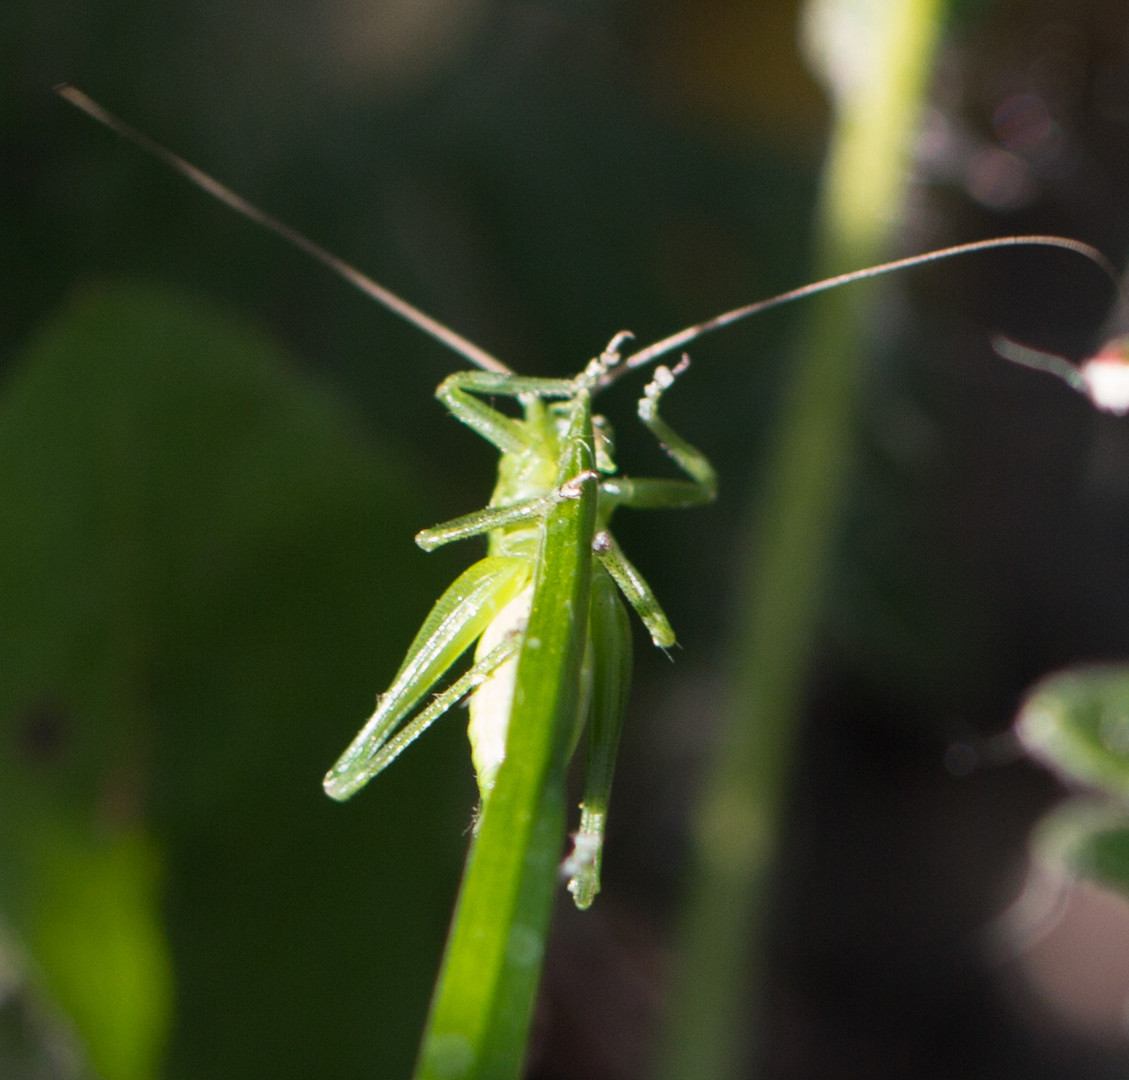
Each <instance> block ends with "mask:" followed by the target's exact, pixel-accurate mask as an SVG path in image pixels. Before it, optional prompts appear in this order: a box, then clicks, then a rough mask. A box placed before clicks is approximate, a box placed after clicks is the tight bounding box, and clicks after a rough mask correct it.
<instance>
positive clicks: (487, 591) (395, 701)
mask: <svg viewBox="0 0 1129 1080" xmlns="http://www.w3.org/2000/svg"><path fill="white" fill-rule="evenodd" d="M529 572H530V566H529V560H528V559H523V558H515V557H508V556H493V557H488V558H485V559H482V560H480V561H479V562H477V563H475V564H474V565H473V566H472V567H470V568H469V569H468V570H466V571H464V572H463V573H462V574H461V575H459V577H458V578H457V579H456V580H455V582H454V584H452V585H451V586H450V587H449V588H448V589H447V591H446V592H445V593H444V594H443V595H442V596H441V597H440V598H439V599H438V600H437V601H436V602H435V606H434V607H433V608H432V609H431V612H430V614H429V615H428V616H427V619H426V620H425V621H424V624H423V626H422V627H420V630H419V633H418V634H416V637H415V640H414V641H413V642H412V644H411V647H410V648H409V649H408V654H407V656H406V657H405V659H404V662H403V664H401V666H400V670H399V671H398V672H397V673H396V677H395V678H394V679H393V680H392V685H391V686H390V687H389V688H388V690H387V692H386V693H384V694H382V695H381V697H380V698H379V700H378V701H377V706H376V711H375V712H374V713H373V714H372V716H371V717H370V718H369V721H368V723H366V724H365V726H364V727H363V728H361V730H360V732H359V733H358V734H357V737H356V738H355V739H354V740H353V742H352V743H351V744H350V746H349V748H348V749H347V750H346V751H345V753H344V754H342V755H341V758H340V759H339V760H338V762H337V764H336V765H334V766H333V768H332V769H330V770H329V772H328V773H327V774H326V777H325V780H324V782H323V783H324V786H325V790H326V793H327V794H329V795H331V796H332V797H333V798H335V799H338V800H344V799H348V798H349V797H350V796H352V795H353V794H355V793H356V792H357V791H358V790H359V789H360V788H362V787H363V786H364V785H365V784H367V783H368V782H369V780H371V779H372V778H373V777H374V776H375V775H376V774H377V773H378V772H379V771H380V770H381V769H382V768H383V767H384V765H385V764H387V761H383V762H382V763H381V762H380V759H379V753H380V750H381V748H382V747H383V746H384V744H385V743H386V742H387V741H388V738H389V736H390V735H391V734H392V732H393V731H395V729H396V727H397V725H398V724H399V723H400V721H401V720H403V718H404V717H405V716H407V715H408V713H409V712H411V710H412V709H413V708H414V707H415V705H416V703H417V702H418V701H419V700H420V698H422V697H423V695H424V694H426V693H427V692H428V691H429V690H430V689H431V688H432V687H433V686H434V685H435V683H436V682H437V681H438V680H439V679H440V678H441V677H442V676H443V674H444V673H445V672H446V671H447V669H448V668H449V667H450V666H451V665H452V664H453V663H454V662H455V661H456V660H457V659H458V658H459V656H461V655H462V654H463V653H464V652H465V651H466V650H467V649H468V648H469V647H470V646H471V645H472V644H473V643H474V642H475V640H477V638H478V637H479V636H480V635H481V634H482V632H483V631H484V630H485V629H486V627H487V626H488V625H489V624H490V622H491V621H492V620H493V619H494V618H495V616H496V615H497V614H498V612H499V611H501V610H502V608H503V607H505V605H506V604H508V603H509V601H510V600H511V599H513V597H514V596H515V595H517V593H519V592H520V591H521V590H522V588H524V586H525V583H526V581H527V580H528V578H529ZM453 701H454V699H452V702H451V703H453Z"/></svg>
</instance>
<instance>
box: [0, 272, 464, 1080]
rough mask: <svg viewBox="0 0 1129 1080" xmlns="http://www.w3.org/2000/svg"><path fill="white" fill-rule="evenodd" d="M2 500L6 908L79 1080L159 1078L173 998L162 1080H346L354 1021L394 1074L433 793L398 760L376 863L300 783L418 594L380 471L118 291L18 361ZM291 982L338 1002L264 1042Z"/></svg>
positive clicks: (366, 450)
mask: <svg viewBox="0 0 1129 1080" xmlns="http://www.w3.org/2000/svg"><path fill="white" fill-rule="evenodd" d="M0 490H2V491H3V493H4V509H3V512H2V513H0V551H2V552H3V557H2V559H0V613H2V614H0V739H2V740H3V749H2V751H0V912H2V914H3V916H4V917H5V918H6V919H7V921H8V922H9V923H10V925H11V926H12V928H13V930H14V931H15V933H16V934H17V936H18V938H19V940H20V941H21V943H22V945H23V947H24V950H25V951H26V952H27V953H28V955H29V956H30V960H31V966H32V968H33V970H34V972H35V973H37V974H38V976H39V980H40V982H41V984H42V985H43V987H44V988H45V989H46V990H47V991H48V992H49V993H50V995H51V996H52V998H53V999H54V1001H55V1003H56V1005H57V1006H58V1007H59V1008H61V1009H62V1010H63V1011H64V1012H65V1013H66V1014H67V1015H68V1016H69V1017H70V1019H71V1021H72V1022H73V1023H74V1024H75V1026H76V1029H77V1030H78V1032H79V1035H80V1037H81V1039H82V1041H83V1043H84V1044H85V1047H86V1051H87V1053H88V1055H89V1058H90V1061H91V1063H92V1065H93V1067H94V1068H95V1070H96V1071H97V1072H98V1074H99V1075H100V1076H102V1077H103V1078H104V1080H143V1078H146V1077H152V1076H155V1075H157V1073H158V1071H159V1069H160V1068H161V1066H160V1060H161V1056H162V1052H163V1050H164V1047H165V1045H166V1043H167V1042H168V1038H169V1030H170V1020H171V1012H172V986H173V984H174V982H175V986H176V999H177V1000H176V1012H177V1019H176V1024H175V1030H176V1040H175V1042H174V1044H173V1055H172V1058H171V1059H170V1063H169V1065H168V1067H167V1069H166V1071H165V1074H166V1075H189V1074H192V1075H209V1076H217V1077H218V1076H221V1075H231V1076H243V1075H255V1074H262V1073H264V1072H267V1071H271V1070H273V1075H276V1076H282V1075H288V1074H289V1075H313V1074H314V1072H316V1071H317V1070H316V1068H315V1063H320V1064H321V1065H322V1066H324V1068H325V1069H326V1070H327V1071H335V1070H336V1071H341V1070H344V1071H349V1070H350V1069H353V1068H355V1066H356V1064H357V1063H358V1062H359V1061H361V1060H364V1059H365V1058H366V1057H367V1055H369V1054H370V1052H371V1047H370V1046H368V1045H367V1043H366V1040H364V1039H360V1038H356V1039H354V1040H353V1041H352V1042H350V1040H348V1039H347V1038H342V1035H343V1034H344V1033H345V1032H355V1031H357V1030H360V1028H359V1027H358V1025H359V1024H360V1022H361V1019H362V1015H363V1016H368V1017H369V1018H370V1025H369V1029H368V1031H369V1034H370V1036H371V1037H373V1038H376V1039H378V1040H382V1039H383V1040H385V1046H384V1048H385V1051H386V1054H387V1060H388V1061H389V1062H390V1064H391V1065H392V1066H393V1067H396V1065H397V1064H398V1063H400V1062H404V1063H405V1064H406V1061H407V1060H410V1054H411V1052H412V1046H413V1044H414V1042H415V1038H416V1033H417V1031H418V1025H419V1017H421V1016H422V1009H423V1006H424V1004H425V1000H426V991H427V984H428V982H429V980H430V976H431V965H430V964H429V963H428V962H427V959H428V951H429V949H430V950H432V951H434V952H435V953H436V954H437V952H438V949H439V945H440V943H441V934H442V928H443V925H444V922H445V915H444V911H445V908H446V906H447V904H448V903H449V899H450V897H449V895H446V894H444V893H443V891H442V889H440V890H439V895H438V898H437V899H436V900H434V901H433V902H432V903H429V902H428V901H427V899H426V897H428V896H430V894H431V892H432V891H434V890H435V888H436V885H437V883H439V882H441V881H443V875H444V874H445V872H446V865H447V862H446V861H445V858H446V859H447V860H449V857H450V852H449V851H448V850H447V849H446V848H444V847H443V846H442V844H440V845H439V848H438V849H437V847H436V840H437V836H446V835H450V837H451V839H452V841H453V844H452V845H451V846H452V847H453V848H455V849H457V848H458V847H459V846H460V844H461V840H460V837H459V835H458V828H457V827H454V828H452V821H451V820H450V813H451V811H450V809H449V807H450V805H451V803H450V799H449V798H446V799H445V798H441V797H439V795H438V794H437V793H436V792H435V791H428V790H427V789H426V787H425V785H423V784H421V783H420V778H419V775H418V773H416V772H414V771H413V769H412V768H410V767H409V768H408V769H406V770H403V777H404V783H406V784H408V785H409V786H410V787H414V791H411V792H409V793H408V794H406V793H405V789H404V786H403V784H399V783H396V782H395V781H394V782H393V783H392V784H390V785H388V786H387V787H388V796H389V798H388V800H386V804H387V803H388V801H389V800H391V802H393V803H394V802H395V800H396V799H397V798H399V800H400V802H399V804H398V808H399V809H401V810H403V813H404V818H405V820H412V821H413V823H414V826H415V829H414V831H413V834H412V835H411V836H408V835H407V830H404V829H403V828H400V829H394V828H389V829H386V830H378V834H377V839H378V844H375V845H374V844H373V833H374V829H377V828H378V827H377V826H376V825H375V824H374V821H373V817H372V815H373V812H374V811H375V812H377V813H379V811H380V807H381V805H382V804H381V803H380V801H379V799H376V800H370V801H369V803H368V807H369V810H368V813H367V814H365V813H363V812H357V813H353V814H351V815H347V814H345V813H344V812H343V811H342V810H341V808H338V807H334V806H332V805H331V804H330V803H329V801H328V800H326V799H324V797H323V795H322V793H321V790H320V777H321V774H322V773H323V772H324V769H325V767H326V765H327V764H328V763H329V762H330V761H331V760H332V757H333V755H334V754H335V753H336V751H337V750H338V749H339V744H340V743H341V742H342V740H344V739H345V738H346V737H347V736H348V734H349V732H351V731H352V729H353V727H354V726H355V724H356V721H357V719H358V717H360V716H363V715H364V711H365V710H367V709H368V708H370V707H371V703H372V695H373V687H375V686H377V685H379V684H380V682H381V679H382V677H383V673H384V669H385V668H387V669H391V668H393V667H394V666H395V663H396V661H397V659H398V658H399V653H400V651H401V649H402V645H403V642H404V640H407V637H408V630H409V628H410V624H411V623H412V622H414V620H415V619H416V618H417V614H416V611H415V610H413V609H416V610H418V611H420V612H422V610H424V606H425V602H424V596H423V595H421V596H419V597H417V593H421V594H424V595H426V593H428V592H430V591H431V589H432V582H431V577H430V575H429V574H427V573H418V574H417V573H415V571H414V570H413V568H416V567H418V566H419V565H421V564H424V563H426V561H427V560H426V557H425V556H422V555H421V553H419V552H417V551H415V550H414V549H413V545H412V544H411V541H410V536H411V532H412V531H414V530H415V529H416V528H418V527H419V526H420V524H421V523H425V522H426V520H427V519H426V517H425V516H424V515H425V513H426V512H425V511H422V510H421V509H420V507H419V504H418V502H417V500H416V499H415V497H414V496H413V495H412V494H411V488H410V485H409V483H408V479H407V476H406V474H405V472H404V470H402V469H401V468H400V467H398V466H397V465H396V464H395V463H394V462H391V461H389V460H388V456H387V455H386V454H384V455H378V454H376V453H375V452H374V449H373V447H372V446H371V445H369V444H368V442H367V440H366V439H365V438H364V437H363V436H362V434H361V432H360V429H359V426H358V425H357V424H356V423H355V422H354V421H353V420H352V418H350V417H349V416H348V414H347V412H346V410H344V409H342V408H341V406H340V404H339V403H337V402H336V401H334V400H333V399H332V397H331V396H330V395H329V394H328V393H326V392H325V391H324V390H323V389H321V388H319V387H318V386H316V384H314V383H313V382H312V380H309V379H307V378H305V377H303V376H302V375H301V374H300V373H299V372H298V371H297V369H296V368H295V367H294V365H293V364H292V363H290V362H289V361H288V359H287V358H286V357H285V356H284V355H282V354H280V352H279V350H278V349H277V348H276V347H275V346H274V345H273V344H272V343H271V342H270V341H268V340H266V339H265V338H264V337H263V336H262V335H261V334H259V333H258V332H256V331H254V330H251V329H248V328H247V327H245V326H243V325H240V324H239V323H237V322H235V321H234V320H231V319H228V318H225V317H221V316H220V315H218V314H216V313H215V312H214V311H212V310H210V309H209V308H208V307H207V306H206V305H204V304H202V303H199V302H195V301H190V300H188V299H186V298H185V297H184V296H181V295H177V294H175V293H172V292H166V291H162V290H159V289H156V288H151V287H140V286H123V285H118V286H106V287H101V288H98V289H96V290H91V291H89V292H88V293H87V294H85V295H83V296H80V297H78V298H77V299H76V300H75V301H74V302H73V303H71V304H70V305H69V306H68V307H67V309H66V310H64V311H63V312H61V313H60V314H59V315H58V316H56V317H55V318H53V319H52V320H50V321H49V322H48V323H47V325H45V326H44V327H43V328H42V330H41V331H40V332H39V333H38V335H37V336H36V337H35V339H34V340H33V341H32V343H31V344H30V346H29V347H28V348H27V350H26V351H25V352H24V354H23V356H22V357H21V358H20V359H19V361H18V362H17V364H16V365H15V367H14V368H13V370H12V372H11V374H10V377H9V379H8V381H7V384H6V386H5V387H4V392H3V397H2V399H0ZM416 578H418V579H419V580H418V583H417V581H416ZM389 581H394V582H395V583H396V588H395V598H396V601H397V603H396V604H394V605H391V606H390V605H388V604H387V603H384V604H382V603H380V602H378V601H379V597H380V596H381V595H382V593H383V592H385V591H387V590H386V586H387V584H388V582H389ZM417 601H418V605H417ZM401 612H402V613H401ZM434 745H436V746H439V747H442V746H444V745H445V744H444V743H443V742H442V740H436V742H435V744H434ZM452 745H453V744H452ZM427 765H430V767H431V768H434V763H433V762H431V763H426V762H425V767H426V766H427ZM467 774H468V782H469V769H468V770H467ZM449 786H450V785H448V787H449ZM455 796H456V799H458V798H459V797H462V800H463V801H462V803H461V806H462V809H461V810H460V811H459V812H460V813H461V814H462V815H465V814H466V813H467V812H468V808H469V797H468V796H467V795H466V793H465V791H463V790H461V789H459V787H458V785H456V786H455ZM413 808H414V809H413ZM358 851H363V852H364V857H362V858H358V856H357V852H358ZM421 870H422V871H423V873H422V875H421V874H420V873H419V871H421ZM412 872H416V877H417V880H415V881H413V879H412V877H411V874H412ZM393 876H396V877H397V880H398V884H397V886H396V887H388V888H385V889H384V890H383V891H382V890H381V889H380V884H379V883H380V882H381V881H382V880H388V879H390V878H392V877H393ZM369 927H371V928H372V929H371V937H370V942H366V947H365V948H361V947H360V946H358V945H357V940H358V938H359V936H360V934H361V933H362V932H364V931H365V930H366V929H367V928H369ZM370 943H371V949H370V948H369V947H367V946H368V945H369V944H370ZM380 950H383V951H380ZM373 952H379V955H380V957H381V963H379V964H373V962H372V960H371V957H372V955H373ZM401 952H403V953H404V955H405V956H410V957H411V959H412V961H413V964H412V969H414V968H419V969H420V970H419V974H418V975H414V974H413V970H412V969H409V970H408V973H407V974H405V971H404V969H403V967H402V966H397V965H396V963H395V961H397V960H399V959H400V955H399V954H400V953H401ZM354 953H360V954H362V955H363V956H364V957H365V958H366V959H365V960H364V961H363V962H361V963H360V964H358V963H356V962H355V961H354V960H353V954H354ZM421 956H422V959H421ZM173 972H175V975H174V974H173ZM303 980H305V984H310V985H316V984H317V983H318V982H321V983H322V984H323V985H324V986H325V987H326V988H329V987H333V988H335V989H336V990H337V991H338V992H337V993H334V994H328V993H319V994H318V995H316V1001H314V1002H312V1003H310V1002H307V1004H306V1005H305V1006H304V1007H303V1021H304V1022H303V1024H302V1025H297V1024H288V1023H286V1021H285V1017H286V1016H287V1015H290V1014H288V1013H286V1012H285V1011H283V1008H284V1007H285V1002H280V1001H277V1000H276V999H277V998H278V997H279V996H280V995H285V994H287V993H288V992H293V990H294V988H296V987H302V986H303V985H305V984H304V981H303ZM288 988H289V991H288ZM381 994H383V997H384V999H385V1002H383V1003H382V1005H381V1008H380V1013H381V1015H380V1018H379V1019H378V1020H372V1019H371V1018H372V1009H373V1005H372V1002H373V997H374V995H376V996H377V1000H380V995H381ZM302 996H303V997H305V996H306V995H305V994H303V995H302ZM399 1028H403V1029H404V1030H405V1036H406V1038H405V1040H404V1044H405V1045H404V1046H403V1047H400V1046H399V1044H398V1043H397V1042H396V1038H397V1036H398V1034H399V1031H398V1029H399Z"/></svg>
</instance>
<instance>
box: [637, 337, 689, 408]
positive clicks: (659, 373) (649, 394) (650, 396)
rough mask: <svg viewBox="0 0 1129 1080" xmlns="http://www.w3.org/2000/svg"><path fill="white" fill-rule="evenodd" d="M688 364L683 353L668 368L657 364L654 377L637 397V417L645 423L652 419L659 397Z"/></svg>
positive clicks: (686, 357)
mask: <svg viewBox="0 0 1129 1080" xmlns="http://www.w3.org/2000/svg"><path fill="white" fill-rule="evenodd" d="M689 366H690V357H688V356H687V355H686V354H685V353H683V354H682V359H681V360H679V361H678V363H677V364H675V365H674V367H673V368H668V367H667V366H666V364H659V366H658V367H657V368H655V377H654V378H653V379H652V380H651V381H650V382H649V383H647V385H646V386H644V387H643V396H642V397H641V398H640V399H639V419H640V420H642V421H643V422H644V423H646V422H647V421H649V420H653V419H654V418H655V417H656V416H657V415H658V412H659V399H660V398H661V397H662V396H663V394H664V393H665V392H666V391H667V390H669V389H670V388H671V387H672V386H673V385H674V380H675V379H677V378H678V376H679V375H681V374H682V373H683V372H684V371H685V370H686V369H687V368H688V367H689Z"/></svg>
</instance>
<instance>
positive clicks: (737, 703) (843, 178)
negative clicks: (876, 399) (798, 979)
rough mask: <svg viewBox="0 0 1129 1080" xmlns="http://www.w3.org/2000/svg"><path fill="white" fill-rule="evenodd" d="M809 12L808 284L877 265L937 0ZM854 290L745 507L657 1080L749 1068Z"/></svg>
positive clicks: (808, 366) (824, 303) (848, 403)
mask: <svg viewBox="0 0 1129 1080" xmlns="http://www.w3.org/2000/svg"><path fill="white" fill-rule="evenodd" d="M808 15H809V28H811V29H812V30H813V32H814V34H815V35H816V40H815V41H814V42H813V51H814V52H816V53H817V54H818V57H817V60H818V62H819V63H820V65H821V67H822V68H823V74H824V76H825V77H826V79H827V81H828V82H829V83H830V84H831V87H832V91H833V97H834V99H835V106H836V126H835V131H834V135H833V140H832V144H831V147H830V151H829V156H828V162H827V166H826V175H825V180H824V184H823V191H822V196H821V201H820V206H819V211H818V219H817V225H818V235H817V251H818V257H817V265H816V267H815V273H814V275H813V276H815V277H822V276H825V275H830V274H835V273H838V272H840V271H843V270H848V269H854V268H856V267H861V266H865V265H867V264H869V263H872V262H877V261H879V260H881V259H882V258H884V257H885V255H886V251H887V246H888V242H889V239H890V236H891V233H892V231H893V229H894V228H895V226H896V225H897V223H898V217H899V215H898V210H899V207H900V204H901V200H900V192H901V187H902V184H903V180H904V176H905V165H906V159H907V156H908V153H909V148H910V144H911V141H912V137H913V132H914V129H915V125H916V122H917V117H918V110H919V105H920V100H921V96H922V92H923V90H924V88H925V86H926V85H927V76H928V73H929V70H930V64H931V60H932V56H933V51H934V47H935V44H936V41H937V37H938V31H939V27H940V24H941V21H942V16H943V0H869V2H859V0H829V2H826V0H825V2H823V3H821V4H820V5H819V6H818V7H813V8H812V9H811V10H810V11H809V12H808ZM868 290H869V286H866V287H863V288H860V287H852V288H849V289H843V290H837V291H835V292H832V293H829V294H827V295H825V296H821V297H820V298H819V299H818V300H816V301H814V302H813V303H812V307H811V309H810V311H809V312H808V317H807V320H806V322H805V327H804V332H803V334H802V337H801V340H800V342H799V347H798V349H797V351H796V354H795V356H796V360H795V372H794V375H793V377H792V385H791V386H790V388H789V390H788V391H787V393H786V395H785V398H784V404H783V409H782V414H781V416H780V418H779V427H778V430H777V435H776V438H775V440H774V441H773V443H772V444H771V450H770V453H769V457H768V460H767V462H766V468H765V472H764V479H763V481H762V485H761V488H760V492H759V496H758V498H757V499H756V501H755V503H754V505H753V507H752V509H751V512H750V514H749V522H750V533H751V539H750V542H749V544H748V545H747V547H746V550H747V551H748V557H747V560H746V562H745V565H744V567H743V568H742V570H741V573H740V593H739V595H740V596H741V597H742V598H743V600H742V602H741V604H740V606H739V608H738V612H737V620H738V625H737V627H736V630H735V633H734V639H733V640H734V648H733V651H732V654H731V655H730V657H729V661H728V667H729V676H728V684H727V689H726V693H725V697H724V700H723V703H722V717H721V723H720V729H719V736H718V739H717V744H716V746H715V748H714V755H715V756H714V760H713V764H712V767H711V769H710V771H709V773H708V775H707V777H706V779H705V784H704V789H703V792H702V795H701V799H700V804H699V806H698V809H697V820H696V823H695V825H694V835H693V842H694V858H695V861H696V866H695V872H694V876H693V878H692V883H691V889H690V895H689V896H688V898H687V905H686V914H685V918H684V924H683V926H682V928H681V940H680V943H679V952H678V955H679V960H680V964H681V968H680V971H679V975H678V980H677V984H676V986H675V991H674V995H673V1000H672V1008H671V1013H670V1022H669V1026H668V1028H667V1040H666V1045H665V1047H664V1052H663V1054H662V1058H661V1063H660V1066H659V1069H658V1072H659V1074H660V1075H661V1076H662V1077H663V1078H664V1080H689V1078H698V1077H703V1076H707V1077H710V1078H711V1080H725V1078H727V1077H735V1076H738V1075H742V1076H744V1075H750V1069H749V1068H748V1062H747V1061H746V1060H745V1059H746V1053H747V1048H748V1047H749V1045H750V1039H749V1029H750V1022H749V1021H750V1017H749V1013H750V1010H751V1009H755V1008H756V1007H757V1006H758V1005H759V1002H758V1001H757V1000H756V998H757V988H758V985H759V982H760V980H761V978H762V976H763V962H762V957H763V953H764V942H763V931H764V925H765V915H766V912H765V900H766V897H767V895H768V889H767V885H768V883H769V880H770V876H771V870H772V865H773V861H774V858H775V856H776V853H777V839H778V836H779V833H780V813H781V806H782V804H783V801H784V799H785V798H786V796H787V790H788V784H789V777H790V775H791V769H792V758H793V748H794V745H795V742H796V733H797V726H798V720H799V718H800V715H801V709H802V705H803V700H804V693H805V685H804V680H805V677H806V675H807V672H808V666H809V658H810V652H811V643H812V639H813V636H814V633H815V630H816V627H817V625H818V619H819V615H820V606H821V600H822V596H823V585H824V578H825V571H826V568H827V563H828V557H829V554H830V552H831V549H832V545H833V541H834V537H835V535H836V526H837V522H838V518H839V511H840V507H841V496H842V492H843V491H844V490H845V489H846V487H847V482H848V481H849V477H850V471H851V460H852V442H853V424H854V418H855V406H856V399H857V397H858V391H859V387H860V385H861V382H862V375H863V372H864V359H865V343H864V322H865V310H864V309H865V302H866V295H864V292H866V291H868ZM750 988H751V992H750ZM752 1045H753V1046H754V1048H755V1049H754V1052H756V1053H759V1052H760V1046H759V1043H758V1042H757V1041H756V1040H755V1039H754V1040H753V1042H752ZM752 1072H753V1073H755V1072H756V1069H755V1068H754V1069H753V1070H752Z"/></svg>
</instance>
